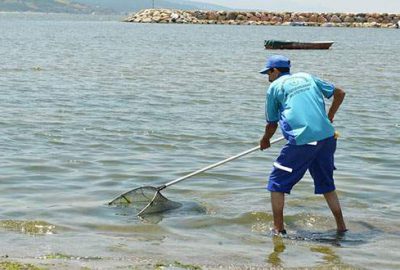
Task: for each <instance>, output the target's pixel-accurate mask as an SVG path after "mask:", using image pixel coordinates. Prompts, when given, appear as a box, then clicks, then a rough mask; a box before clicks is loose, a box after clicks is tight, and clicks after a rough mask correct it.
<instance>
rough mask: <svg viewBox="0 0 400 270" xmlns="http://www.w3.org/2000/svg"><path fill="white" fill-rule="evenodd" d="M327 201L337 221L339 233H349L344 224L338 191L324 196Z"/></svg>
mask: <svg viewBox="0 0 400 270" xmlns="http://www.w3.org/2000/svg"><path fill="white" fill-rule="evenodd" d="M324 197H325V200H326V202H327V203H328V206H329V208H330V209H331V211H332V214H333V216H334V217H335V220H336V226H337V231H338V232H345V231H347V228H346V224H345V223H344V219H343V214H342V209H341V207H340V202H339V199H338V196H337V195H336V191H331V192H328V193H325V194H324Z"/></svg>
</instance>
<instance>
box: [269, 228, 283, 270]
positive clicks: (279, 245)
mask: <svg viewBox="0 0 400 270" xmlns="http://www.w3.org/2000/svg"><path fill="white" fill-rule="evenodd" d="M272 242H273V244H274V251H273V252H272V253H271V254H270V255H269V256H268V259H267V262H268V263H269V264H271V265H272V266H274V267H282V260H281V258H279V255H280V254H281V253H282V252H284V251H285V249H286V247H285V244H284V243H283V239H282V237H281V236H276V235H275V236H273V238H272Z"/></svg>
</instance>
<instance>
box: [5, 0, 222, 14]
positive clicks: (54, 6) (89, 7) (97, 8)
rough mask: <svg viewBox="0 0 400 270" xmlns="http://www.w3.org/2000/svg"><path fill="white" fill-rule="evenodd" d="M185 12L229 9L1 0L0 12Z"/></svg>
mask: <svg viewBox="0 0 400 270" xmlns="http://www.w3.org/2000/svg"><path fill="white" fill-rule="evenodd" d="M153 3H154V7H155V8H169V9H183V10H195V9H203V10H227V9H228V8H226V7H222V6H217V5H211V4H205V3H200V2H195V1H188V0H154V1H153V0H0V11H19V12H24V11H31V12H63V13H92V12H96V13H119V14H121V13H131V12H136V11H139V10H141V9H146V8H152V7H153Z"/></svg>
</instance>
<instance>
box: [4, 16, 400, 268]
mask: <svg viewBox="0 0 400 270" xmlns="http://www.w3.org/2000/svg"><path fill="white" fill-rule="evenodd" d="M121 20H122V18H120V17H101V16H95V15H79V16H78V15H62V14H61V15H54V14H29V13H25V14H19V13H2V14H0V44H1V46H0V55H1V58H0V93H1V97H0V108H1V116H0V130H1V132H0V150H1V154H0V167H1V174H0V205H1V207H0V232H1V234H0V239H1V241H0V257H1V258H2V259H1V260H11V261H22V262H31V263H33V264H35V265H44V266H45V267H49V268H51V267H54V268H61V267H65V268H67V269H74V268H76V269H80V267H85V266H86V267H89V268H95V269H111V268H118V267H120V268H121V267H122V268H123V267H126V268H127V267H129V266H130V265H133V266H138V267H139V268H150V269H153V268H154V267H155V265H157V264H158V265H173V266H174V267H184V266H185V265H186V266H187V265H192V266H193V265H194V266H199V267H202V268H207V269H213V268H218V267H221V268H228V267H231V268H233V269H236V268H238V269H245V268H250V267H255V268H256V267H259V268H268V267H308V268H318V267H327V268H328V269H330V268H333V269H338V268H339V267H343V268H345V269H360V268H361V269H398V268H399V267H400V263H399V260H398V258H399V256H400V250H399V245H398V242H399V241H400V230H399V227H400V221H399V218H400V199H399V188H400V182H399V173H400V169H399V165H400V148H399V143H400V120H399V115H400V114H399V108H400V94H399V89H400V76H399V74H400V65H399V63H400V54H399V52H398V48H399V46H400V32H399V31H398V30H395V29H355V28H314V27H279V26H276V27H273V26H229V25H164V24H163V25H160V24H133V23H123V22H121ZM264 39H283V40H285V39H288V40H299V41H315V40H332V41H335V43H334V45H333V46H332V48H331V49H330V50H320V51H318V50H310V51H307V50H305V51H299V50H294V51H267V50H265V49H264V48H263V42H264ZM273 53H281V54H285V55H286V56H288V57H290V58H291V60H292V71H293V72H299V71H305V72H310V73H312V74H314V75H316V76H319V77H321V78H324V79H326V80H329V81H331V82H333V83H334V84H335V85H337V86H338V87H340V88H342V89H344V90H345V91H346V93H347V95H346V99H345V101H344V103H343V105H342V107H341V108H340V110H339V112H338V113H337V115H336V117H335V121H334V125H335V128H336V130H337V131H339V133H340V134H341V136H340V138H339V142H338V149H337V153H336V160H335V163H336V167H337V171H336V172H335V179H336V185H337V191H338V194H339V197H340V200H341V203H342V207H343V212H344V216H345V219H346V222H347V226H348V228H349V230H350V231H349V233H348V234H347V235H346V236H345V237H344V238H339V239H338V238H337V237H336V236H335V233H334V229H335V222H334V220H333V218H332V216H331V213H330V212H329V209H328V208H327V206H326V203H325V201H324V199H323V198H322V197H321V196H317V195H314V194H313V184H312V180H311V178H310V176H309V174H306V176H305V177H304V179H303V180H302V181H301V182H300V183H299V184H298V185H297V186H296V187H295V188H294V190H293V191H292V194H291V195H290V196H287V198H286V208H285V223H286V228H287V230H288V232H289V235H292V236H295V237H289V238H284V239H282V238H273V237H271V235H270V232H269V229H270V227H271V226H272V215H271V208H270V204H269V198H270V196H269V193H268V192H267V191H266V190H265V185H266V182H267V178H268V174H269V172H270V170H271V168H272V163H273V161H274V159H275V158H276V157H277V155H278V153H279V150H280V147H281V146H282V143H279V144H276V145H273V146H272V147H271V148H270V149H268V150H266V151H264V152H256V153H252V154H250V155H248V156H246V157H243V158H241V159H239V160H236V161H233V162H231V163H228V164H225V165H224V166H222V167H219V168H216V169H213V170H211V171H209V172H206V173H203V174H201V175H198V176H195V177H193V178H190V179H187V180H185V181H184V182H181V183H179V184H176V185H173V186H171V187H168V188H167V189H165V190H164V191H162V194H163V195H164V196H166V197H167V198H169V199H170V200H173V201H176V202H179V203H181V204H182V207H181V208H179V209H174V210H172V211H169V212H166V213H163V214H160V215H153V216H151V217H147V218H143V219H140V218H138V217H137V216H136V215H135V212H134V211H133V210H132V209H130V208H129V207H128V208H120V207H110V206H108V205H107V203H108V202H109V201H110V200H111V199H113V198H114V197H116V196H118V195H119V194H121V193H123V192H126V191H128V190H130V189H133V188H136V187H139V186H143V185H150V186H159V185H162V184H164V183H166V182H169V181H171V180H173V179H176V178H178V177H180V176H182V175H184V174H186V173H189V172H192V171H195V170H197V169H199V168H202V167H204V166H207V165H209V164H212V163H214V162H217V161H219V160H222V159H225V158H227V157H229V156H232V155H235V154H237V153H239V152H242V151H244V150H247V149H250V148H252V147H254V146H256V145H257V144H258V141H259V139H260V137H261V136H262V134H263V131H264V126H265V119H264V99H265V91H266V88H267V86H268V81H267V79H266V78H265V77H264V76H262V75H260V74H258V70H259V69H261V68H262V67H263V65H264V63H265V59H266V57H267V56H269V55H271V54H273ZM329 104H330V101H327V106H329ZM276 136H277V137H278V136H279V134H277V135H276ZM297 236H299V237H297Z"/></svg>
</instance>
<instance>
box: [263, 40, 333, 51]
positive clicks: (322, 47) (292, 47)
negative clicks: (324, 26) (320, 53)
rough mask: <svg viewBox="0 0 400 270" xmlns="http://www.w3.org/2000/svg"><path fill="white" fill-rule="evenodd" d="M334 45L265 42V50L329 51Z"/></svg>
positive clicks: (324, 42)
mask: <svg viewBox="0 0 400 270" xmlns="http://www.w3.org/2000/svg"><path fill="white" fill-rule="evenodd" d="M332 44H333V41H311V42H300V41H290V40H273V39H270V40H265V41H264V47H265V49H278V50H279V49H280V50H283V49H287V50H328V49H329V48H330V47H331V46H332Z"/></svg>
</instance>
